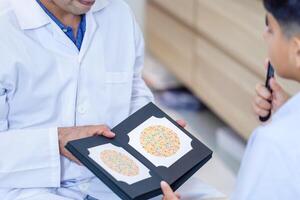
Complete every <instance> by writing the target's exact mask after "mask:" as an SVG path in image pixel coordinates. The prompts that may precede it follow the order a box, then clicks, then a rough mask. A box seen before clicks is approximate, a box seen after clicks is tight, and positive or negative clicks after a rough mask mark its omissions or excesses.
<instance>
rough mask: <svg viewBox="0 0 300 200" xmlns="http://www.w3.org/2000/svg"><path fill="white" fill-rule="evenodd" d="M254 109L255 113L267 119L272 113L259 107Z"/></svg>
mask: <svg viewBox="0 0 300 200" xmlns="http://www.w3.org/2000/svg"><path fill="white" fill-rule="evenodd" d="M253 107H254V108H253V109H254V112H255V113H256V114H257V115H258V116H260V117H266V116H267V115H268V114H269V112H270V111H267V110H263V109H260V108H259V107H257V106H256V105H254V106H253Z"/></svg>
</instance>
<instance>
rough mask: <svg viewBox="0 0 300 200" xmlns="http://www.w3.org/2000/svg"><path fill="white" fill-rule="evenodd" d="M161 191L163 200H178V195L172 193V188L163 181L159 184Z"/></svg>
mask: <svg viewBox="0 0 300 200" xmlns="http://www.w3.org/2000/svg"><path fill="white" fill-rule="evenodd" d="M160 186H161V189H162V191H163V195H164V197H163V200H179V199H180V195H179V194H178V193H174V192H173V190H172V188H171V187H170V186H169V185H168V184H167V183H166V182H164V181H162V182H161V184H160Z"/></svg>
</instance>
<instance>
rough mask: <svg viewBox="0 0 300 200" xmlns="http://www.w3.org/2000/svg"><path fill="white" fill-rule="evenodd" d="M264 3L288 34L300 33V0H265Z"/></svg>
mask: <svg viewBox="0 0 300 200" xmlns="http://www.w3.org/2000/svg"><path fill="white" fill-rule="evenodd" d="M263 3H264V6H265V8H266V10H267V11H268V12H269V13H271V14H272V15H273V16H274V17H275V19H276V20H277V21H278V22H279V24H280V26H281V27H282V29H283V32H284V33H285V34H286V35H287V36H289V37H291V36H294V35H295V34H296V35H299V34H300V0H263Z"/></svg>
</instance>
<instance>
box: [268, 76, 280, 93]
mask: <svg viewBox="0 0 300 200" xmlns="http://www.w3.org/2000/svg"><path fill="white" fill-rule="evenodd" d="M270 86H271V89H272V90H273V91H275V92H279V91H282V90H283V89H282V87H281V86H280V85H279V84H278V82H277V81H276V80H275V79H274V78H272V79H271V80H270Z"/></svg>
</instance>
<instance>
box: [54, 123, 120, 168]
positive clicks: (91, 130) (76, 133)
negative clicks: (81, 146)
mask: <svg viewBox="0 0 300 200" xmlns="http://www.w3.org/2000/svg"><path fill="white" fill-rule="evenodd" d="M94 135H102V136H104V137H107V138H113V137H114V136H115V134H114V133H113V132H111V131H110V129H109V128H108V127H107V126H105V125H98V126H80V127H70V128H58V138H59V151H60V154H61V155H63V156H65V157H67V158H69V159H70V160H72V161H74V162H76V163H77V164H80V162H79V161H78V160H77V159H76V158H75V157H74V156H73V155H72V154H71V153H70V152H69V151H68V150H67V149H66V148H65V146H66V144H67V143H68V142H69V141H72V140H77V139H81V138H86V137H90V136H94Z"/></svg>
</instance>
